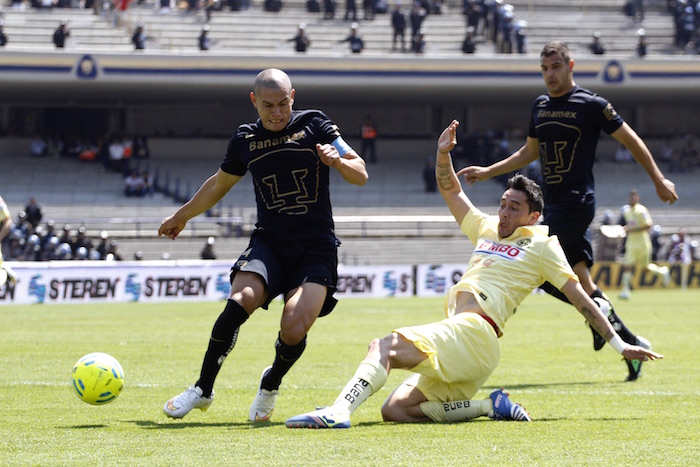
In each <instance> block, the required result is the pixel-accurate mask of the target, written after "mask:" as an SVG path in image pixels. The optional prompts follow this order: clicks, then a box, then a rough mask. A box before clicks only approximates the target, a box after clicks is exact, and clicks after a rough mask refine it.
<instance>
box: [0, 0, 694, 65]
mask: <svg viewBox="0 0 700 467" xmlns="http://www.w3.org/2000/svg"><path fill="white" fill-rule="evenodd" d="M6 1H8V6H10V7H11V8H13V9H27V8H33V9H37V10H47V9H61V8H81V9H92V10H94V13H95V15H99V16H101V17H103V18H105V19H106V20H107V21H108V22H109V23H112V24H113V25H114V26H115V27H125V28H126V30H127V33H128V37H129V38H130V41H131V43H132V44H133V46H134V49H135V50H142V49H146V48H149V42H150V43H153V44H155V46H157V43H158V42H159V38H158V36H159V34H158V32H156V33H155V34H151V33H149V31H148V30H147V26H146V25H145V24H143V23H142V22H141V21H138V22H135V21H132V20H131V17H130V16H128V15H127V14H128V13H129V11H130V10H132V9H136V8H140V9H145V8H149V9H153V10H154V12H155V13H156V14H170V13H172V12H178V13H180V14H182V15H185V16H192V17H193V18H196V19H197V21H201V22H202V23H203V24H202V29H201V33H200V35H199V36H198V37H197V38H196V42H194V41H193V43H192V46H197V47H198V48H199V49H200V50H203V51H206V50H209V49H210V48H211V47H212V46H215V45H216V44H217V42H219V41H217V39H216V38H215V37H212V36H210V32H211V33H212V34H213V35H214V36H215V35H216V31H214V30H212V28H211V27H210V24H209V23H210V21H211V19H212V15H213V14H216V12H220V11H226V10H230V11H242V10H248V9H251V8H261V9H262V10H263V11H268V12H279V11H281V10H283V9H284V8H289V6H288V5H285V2H284V0H258V1H256V2H255V5H254V4H253V2H252V1H251V0H183V1H178V0H155V1H153V0H6ZM622 5H623V12H624V13H625V14H626V15H627V16H629V17H631V18H632V19H633V20H634V22H635V23H638V25H639V27H638V28H637V29H636V34H637V36H638V44H637V47H636V52H637V54H638V55H639V56H640V57H643V56H645V55H646V54H647V53H648V46H647V37H646V34H645V30H644V27H643V23H644V19H645V6H644V5H645V0H625V1H624V2H622ZM451 6H452V7H454V4H453V5H450V4H449V2H446V1H444V0H407V1H403V0H390V1H387V0H306V1H305V2H304V6H303V8H305V10H306V12H307V13H309V15H310V16H309V18H308V20H309V23H310V22H311V21H312V20H313V19H314V17H315V16H318V17H319V18H320V19H322V20H334V19H336V18H337V17H338V18H342V19H343V20H345V21H352V22H353V24H355V25H358V26H356V27H354V28H353V29H352V30H351V35H354V37H356V38H357V40H360V41H362V44H363V45H362V47H361V48H360V49H358V48H357V45H354V46H353V48H352V52H355V53H359V52H361V50H362V49H364V48H365V47H366V42H365V40H364V39H363V38H362V35H361V31H360V29H361V28H360V27H359V23H358V21H360V20H362V21H373V20H374V19H375V16H378V15H385V16H388V17H389V30H387V33H388V34H393V40H392V51H396V50H401V51H402V52H408V51H411V52H414V53H416V54H422V53H424V52H426V51H427V50H430V48H431V43H430V31H428V30H426V28H425V27H424V26H423V23H424V21H425V19H426V18H427V17H428V16H430V15H441V14H455V13H456V14H459V13H461V14H462V15H463V16H464V17H465V19H466V33H465V35H464V37H463V39H461V40H462V44H461V50H462V51H463V52H464V53H466V54H472V53H476V51H477V48H478V47H480V46H481V45H487V46H489V50H493V51H495V52H496V53H527V26H528V24H527V21H525V20H523V19H517V16H518V15H517V13H518V12H517V11H516V9H515V7H514V5H512V4H510V3H508V2H507V1H505V0H461V3H457V8H450V7H451ZM666 6H667V11H668V14H669V15H670V16H672V20H673V24H674V27H675V30H674V31H673V33H671V32H670V31H669V42H670V41H671V40H672V41H673V43H674V44H675V46H677V47H678V48H681V49H683V50H685V51H686V53H699V52H700V0H667V1H666ZM647 9H648V6H647ZM336 10H338V12H337V13H336ZM460 10H461V11H460ZM531 13H532V12H531V11H526V12H524V13H523V15H522V16H525V17H526V16H528V15H531ZM306 25H307V23H301V25H300V26H299V33H298V34H297V36H295V37H294V38H291V39H285V42H294V44H295V45H294V50H296V51H297V52H301V53H304V52H306V51H307V50H308V49H309V46H310V45H311V42H312V41H311V38H310V37H309V36H308V34H307V33H308V30H305V29H306V28H305V26H306ZM69 26H70V25H69V24H68V21H67V20H61V21H60V23H59V24H58V25H57V27H56V28H55V30H54V31H53V34H52V39H51V40H52V42H53V43H54V45H55V46H56V48H58V49H61V48H64V47H66V46H67V45H66V44H67V41H69V40H70V39H71V30H70V27H69ZM593 26H594V27H595V25H593ZM2 28H3V25H2V21H1V20H0V46H4V45H5V44H6V43H8V42H11V41H12V37H10V36H8V35H7V34H5V32H4V31H3V29H2ZM597 34H598V36H597V37H595V36H594V39H593V43H592V44H591V45H590V47H591V48H592V50H594V53H596V54H602V53H605V47H604V45H603V41H604V39H603V41H602V40H601V38H600V35H599V34H600V32H597ZM671 35H672V36H673V37H672V38H671ZM458 40H459V39H458ZM317 42H320V41H317ZM340 42H349V41H348V40H347V39H346V40H345V41H340ZM217 47H219V46H217Z"/></svg>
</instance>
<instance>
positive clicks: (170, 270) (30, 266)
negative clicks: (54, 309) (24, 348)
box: [0, 260, 700, 305]
mask: <svg viewBox="0 0 700 467" xmlns="http://www.w3.org/2000/svg"><path fill="white" fill-rule="evenodd" d="M6 264H8V265H9V266H10V267H12V268H13V270H14V271H15V272H16V273H17V276H18V282H17V284H16V285H15V286H14V287H13V286H11V285H9V284H5V285H3V286H2V287H0V305H13V304H14V305H27V304H35V303H46V304H50V303H57V304H58V303H64V304H65V303H100V302H102V303H106V302H137V301H138V302H166V301H176V300H177V301H192V302H197V301H217V300H225V299H226V298H227V297H228V294H229V291H230V288H231V286H230V283H229V272H230V268H231V265H232V262H231V261H228V260H217V261H202V260H183V261H49V262H40V263H35V262H11V261H8V262H6ZM465 267H466V263H464V264H437V265H410V264H405V265H390V266H347V265H340V266H339V268H338V287H337V292H336V297H337V298H345V297H365V298H366V297H375V298H378V297H411V296H418V297H431V296H444V294H445V293H446V292H447V290H448V289H449V288H450V287H451V286H452V285H453V284H455V283H456V282H457V281H458V280H459V278H460V277H461V275H462V271H464V268H465ZM669 267H670V270H671V284H670V285H669V286H668V289H677V288H679V287H682V286H681V284H682V283H683V281H684V282H685V283H686V284H687V287H693V288H695V287H700V262H699V261H696V262H693V263H690V264H683V265H682V264H678V263H674V264H669ZM592 274H593V278H594V279H595V280H597V283H598V285H599V286H600V287H601V288H602V289H603V290H609V289H619V287H620V283H621V278H622V268H621V265H620V264H618V263H614V262H601V263H597V264H596V265H594V267H593V270H592ZM633 287H634V288H635V289H640V288H661V281H660V280H659V279H658V278H657V277H654V276H653V275H651V274H650V273H647V272H642V271H640V270H637V271H636V273H635V277H634V280H633Z"/></svg>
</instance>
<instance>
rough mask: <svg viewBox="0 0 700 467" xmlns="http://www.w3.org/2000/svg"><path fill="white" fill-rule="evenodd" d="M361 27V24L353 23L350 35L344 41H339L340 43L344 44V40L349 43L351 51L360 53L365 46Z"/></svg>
mask: <svg viewBox="0 0 700 467" xmlns="http://www.w3.org/2000/svg"><path fill="white" fill-rule="evenodd" d="M359 28H360V26H359V25H358V24H357V23H352V24H351V25H350V35H349V36H347V37H346V38H345V39H343V40H342V41H338V43H339V44H342V43H343V42H347V43H349V44H350V51H351V52H352V53H354V54H359V53H360V52H362V50H363V49H364V48H365V43H364V41H363V40H362V36H360V33H359V31H358V29H359Z"/></svg>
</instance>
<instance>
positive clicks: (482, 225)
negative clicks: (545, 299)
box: [445, 208, 578, 331]
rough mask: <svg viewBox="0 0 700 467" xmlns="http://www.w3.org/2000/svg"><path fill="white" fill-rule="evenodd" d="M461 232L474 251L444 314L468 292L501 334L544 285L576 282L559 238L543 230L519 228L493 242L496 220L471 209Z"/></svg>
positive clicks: (547, 230) (452, 311) (562, 284)
mask: <svg viewBox="0 0 700 467" xmlns="http://www.w3.org/2000/svg"><path fill="white" fill-rule="evenodd" d="M461 228H462V232H463V233H464V234H465V235H466V236H467V237H468V238H469V240H471V242H472V243H473V244H474V253H473V254H472V256H471V258H470V259H469V265H468V266H467V270H466V271H465V272H464V274H463V275H462V278H461V279H460V281H459V282H458V283H457V284H455V285H454V286H452V288H451V289H450V291H449V292H448V294H447V297H446V299H445V308H446V309H445V311H446V313H447V316H453V315H454V313H455V311H456V310H455V307H456V297H457V294H458V293H459V292H461V291H465V292H469V293H471V294H472V295H473V296H474V298H475V299H476V300H477V301H478V302H479V306H480V307H481V309H482V310H483V311H484V313H486V314H487V315H488V316H489V317H490V318H491V319H492V320H493V321H494V322H495V323H496V325H497V326H498V328H499V329H500V330H501V331H502V330H503V327H504V325H505V323H506V321H507V320H508V319H509V318H510V317H511V316H513V314H514V313H515V311H516V309H517V307H518V306H519V305H520V303H521V302H522V301H523V300H524V299H525V297H526V296H527V295H528V294H530V293H531V292H532V291H533V290H534V289H535V288H537V287H539V286H540V285H541V284H542V283H544V282H545V281H548V282H550V283H551V284H552V285H554V286H555V287H557V288H558V289H561V288H562V287H563V286H564V284H566V282H567V281H568V280H569V279H574V280H576V281H577V282H578V277H577V276H576V274H575V273H574V271H573V270H572V269H571V266H570V265H569V263H568V261H567V260H566V256H565V255H564V251H563V250H562V249H561V245H560V244H559V239H558V238H557V237H556V236H551V237H550V236H548V233H549V228H548V227H547V226H544V225H536V226H522V227H518V228H517V229H515V232H513V234H512V235H511V236H510V237H508V238H499V236H498V217H497V216H488V215H486V214H484V213H482V212H481V211H479V210H478V209H476V208H471V209H470V210H469V212H468V213H467V215H466V216H464V220H463V221H462V225H461Z"/></svg>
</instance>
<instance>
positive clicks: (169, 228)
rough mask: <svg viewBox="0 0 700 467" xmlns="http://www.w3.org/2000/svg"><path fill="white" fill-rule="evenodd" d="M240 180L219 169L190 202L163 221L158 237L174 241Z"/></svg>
mask: <svg viewBox="0 0 700 467" xmlns="http://www.w3.org/2000/svg"><path fill="white" fill-rule="evenodd" d="M240 179H241V177H239V176H237V175H231V174H229V173H226V172H224V171H223V170H221V169H219V170H218V171H217V172H216V173H215V174H214V175H212V176H211V177H209V178H208V179H207V180H206V181H205V182H204V183H203V184H202V186H201V187H200V188H199V190H197V193H195V195H194V196H193V197H192V199H191V200H189V201H188V202H186V203H185V204H183V205H182V207H181V208H180V209H178V210H177V212H175V214H173V215H172V216H168V217H166V218H165V219H163V222H162V223H161V224H160V228H159V229H158V236H159V237H160V236H161V235H165V236H166V237H170V238H171V239H173V240H175V238H176V237H177V236H178V235H179V234H180V232H182V231H183V230H184V228H185V226H186V225H187V222H188V221H189V220H190V219H192V218H193V217H196V216H198V215H200V214H201V213H203V212H204V211H206V210H207V209H210V208H212V207H213V206H214V205H216V203H218V202H219V201H220V200H221V198H223V197H224V195H225V194H226V193H228V191H229V190H230V189H231V188H232V187H233V185H235V184H236V183H238V181H239V180H240Z"/></svg>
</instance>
